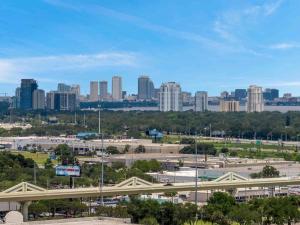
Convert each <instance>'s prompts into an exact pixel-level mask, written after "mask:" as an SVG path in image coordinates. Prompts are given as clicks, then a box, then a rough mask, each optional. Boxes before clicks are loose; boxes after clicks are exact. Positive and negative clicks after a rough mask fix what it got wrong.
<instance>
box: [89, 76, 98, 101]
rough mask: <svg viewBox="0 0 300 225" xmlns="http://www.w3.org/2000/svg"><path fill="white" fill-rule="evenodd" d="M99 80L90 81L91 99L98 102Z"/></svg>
mask: <svg viewBox="0 0 300 225" xmlns="http://www.w3.org/2000/svg"><path fill="white" fill-rule="evenodd" d="M98 91H99V82H98V81H91V82H90V101H92V102H96V101H98V100H99V92H98Z"/></svg>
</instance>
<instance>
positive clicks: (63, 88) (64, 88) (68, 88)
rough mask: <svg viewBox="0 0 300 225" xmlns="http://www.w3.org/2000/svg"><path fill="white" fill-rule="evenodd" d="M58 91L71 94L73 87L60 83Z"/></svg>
mask: <svg viewBox="0 0 300 225" xmlns="http://www.w3.org/2000/svg"><path fill="white" fill-rule="evenodd" d="M57 91H59V92H69V91H71V86H70V85H67V84H64V83H59V84H57Z"/></svg>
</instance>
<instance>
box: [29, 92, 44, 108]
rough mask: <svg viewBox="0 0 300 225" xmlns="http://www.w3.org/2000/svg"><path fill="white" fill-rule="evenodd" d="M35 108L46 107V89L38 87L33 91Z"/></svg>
mask: <svg viewBox="0 0 300 225" xmlns="http://www.w3.org/2000/svg"><path fill="white" fill-rule="evenodd" d="M32 102H33V106H32V108H33V109H45V91H44V90H41V89H36V90H34V91H33V100H32Z"/></svg>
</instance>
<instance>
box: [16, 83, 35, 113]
mask: <svg viewBox="0 0 300 225" xmlns="http://www.w3.org/2000/svg"><path fill="white" fill-rule="evenodd" d="M37 88H38V85H37V82H36V81H35V80H34V79H22V80H21V89H20V108H21V109H25V110H26V109H32V95H33V91H34V90H36V89H37Z"/></svg>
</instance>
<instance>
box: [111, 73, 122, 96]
mask: <svg viewBox="0 0 300 225" xmlns="http://www.w3.org/2000/svg"><path fill="white" fill-rule="evenodd" d="M111 90H112V99H113V100H114V101H120V100H122V77H119V76H113V77H112V88H111Z"/></svg>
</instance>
